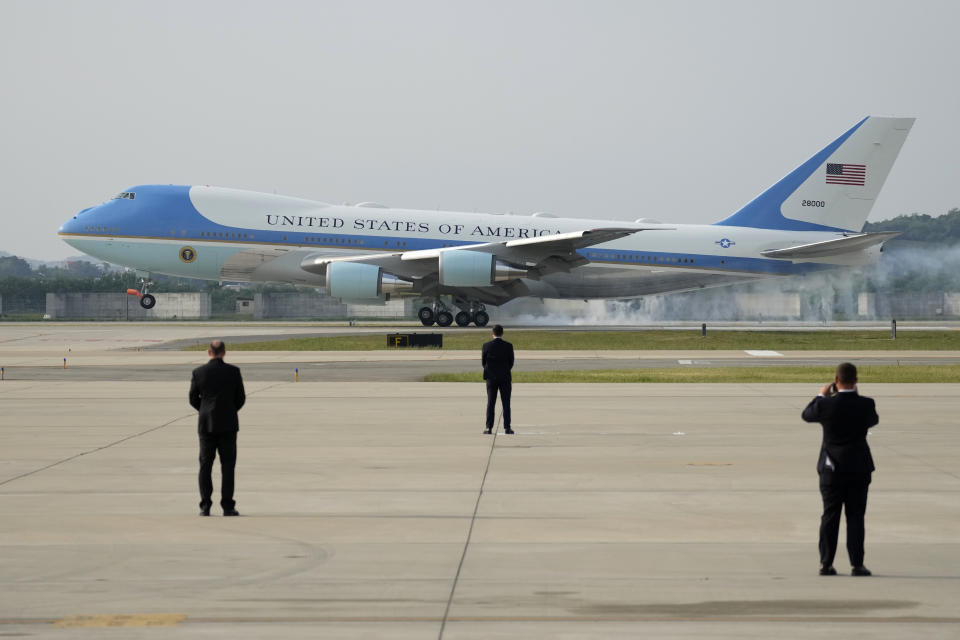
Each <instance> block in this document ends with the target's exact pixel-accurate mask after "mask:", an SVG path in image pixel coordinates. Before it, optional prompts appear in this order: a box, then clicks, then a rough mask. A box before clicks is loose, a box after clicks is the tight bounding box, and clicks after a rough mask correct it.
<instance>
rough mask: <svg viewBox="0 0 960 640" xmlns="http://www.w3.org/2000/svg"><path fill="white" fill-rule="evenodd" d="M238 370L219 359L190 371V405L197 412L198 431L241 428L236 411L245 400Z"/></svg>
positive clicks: (227, 430)
mask: <svg viewBox="0 0 960 640" xmlns="http://www.w3.org/2000/svg"><path fill="white" fill-rule="evenodd" d="M246 400H247V396H246V393H245V392H244V390H243V378H242V377H240V369H238V368H237V367H235V366H233V365H232V364H227V363H226V362H224V361H223V359H221V358H211V359H210V362H208V363H207V364H205V365H203V366H202V367H197V368H196V369H194V370H193V377H192V378H191V380H190V405H191V406H192V407H193V408H194V409H196V410H197V411H199V412H200V416H199V420H198V422H197V432H198V433H200V434H204V433H231V432H234V433H235V432H236V431H237V430H239V428H240V422H239V420H237V411H239V410H240V408H241V407H242V406H243V403H244V402H246Z"/></svg>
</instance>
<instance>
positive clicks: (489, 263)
mask: <svg viewBox="0 0 960 640" xmlns="http://www.w3.org/2000/svg"><path fill="white" fill-rule="evenodd" d="M439 275H440V284H442V285H445V286H448V287H489V286H490V285H492V284H494V283H496V282H506V281H507V280H516V279H517V278H522V277H524V276H525V275H527V271H526V270H525V269H517V268H516V267H512V266H510V265H508V264H506V263H504V262H501V261H499V260H497V259H496V257H495V256H494V255H493V254H492V253H483V252H482V251H470V250H467V249H462V250H461V249H458V250H454V251H444V252H442V253H441V254H440V274H439Z"/></svg>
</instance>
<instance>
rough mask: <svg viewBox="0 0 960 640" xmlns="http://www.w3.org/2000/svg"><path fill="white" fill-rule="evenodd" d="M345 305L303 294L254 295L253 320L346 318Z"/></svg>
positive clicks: (333, 300) (322, 297) (324, 297)
mask: <svg viewBox="0 0 960 640" xmlns="http://www.w3.org/2000/svg"><path fill="white" fill-rule="evenodd" d="M346 317H347V305H345V304H341V303H340V302H338V301H337V300H335V299H333V298H328V297H326V296H314V295H308V294H303V293H256V294H254V296H253V318H254V320H263V319H269V318H346Z"/></svg>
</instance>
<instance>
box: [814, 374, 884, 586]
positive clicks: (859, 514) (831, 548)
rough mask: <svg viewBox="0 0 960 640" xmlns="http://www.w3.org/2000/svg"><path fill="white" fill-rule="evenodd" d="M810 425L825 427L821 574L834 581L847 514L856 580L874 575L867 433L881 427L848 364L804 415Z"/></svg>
mask: <svg viewBox="0 0 960 640" xmlns="http://www.w3.org/2000/svg"><path fill="white" fill-rule="evenodd" d="M802 417H803V419H804V420H806V421H807V422H819V423H820V424H821V425H822V426H823V444H822V445H821V447H820V458H819V460H818V461H817V473H819V474H820V495H821V496H822V497H823V516H822V517H821V518H820V575H822V576H835V575H837V570H836V569H834V568H833V558H834V555H836V552H837V537H838V535H839V532H840V511H841V509H842V510H844V511H846V514H847V553H849V555H850V564H851V566H852V567H853V570H852V571H851V574H852V575H854V576H869V575H870V570H869V569H867V568H866V567H865V566H863V537H864V525H863V516H864V514H865V513H866V511H867V489H868V488H869V486H870V474H871V473H872V472H873V470H874V466H873V457H872V456H871V455H870V447H869V446H868V445H867V430H868V429H869V428H870V427H872V426H874V425H875V424H877V423H878V422H880V418H879V417H878V416H877V411H876V406H875V404H874V402H873V399H872V398H865V397H863V396H861V395H860V394H858V393H857V368H856V367H855V366H854V365H852V364H850V363H849V362H844V363H843V364H841V365H839V366H838V367H837V374H836V378H835V379H834V382H833V383H831V384H828V385H826V386H824V387H823V389H821V390H820V394H819V395H818V396H817V397H816V398H814V399H813V400H811V401H810V404H808V405H807V407H806V409H804V410H803V414H802Z"/></svg>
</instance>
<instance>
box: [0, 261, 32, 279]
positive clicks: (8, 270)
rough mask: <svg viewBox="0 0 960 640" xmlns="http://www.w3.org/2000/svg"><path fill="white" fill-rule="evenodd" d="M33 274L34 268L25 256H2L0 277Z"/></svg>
mask: <svg viewBox="0 0 960 640" xmlns="http://www.w3.org/2000/svg"><path fill="white" fill-rule="evenodd" d="M31 274H33V269H31V268H30V263H28V262H27V261H26V260H24V259H23V258H18V257H17V256H6V257H4V258H0V278H3V277H6V276H24V277H26V276H30V275H31Z"/></svg>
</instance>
